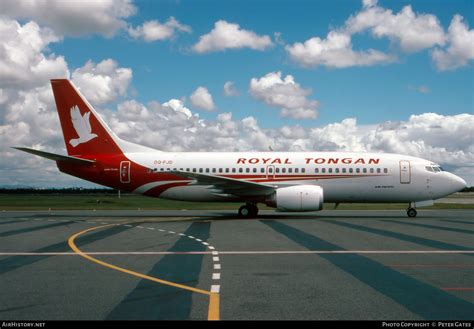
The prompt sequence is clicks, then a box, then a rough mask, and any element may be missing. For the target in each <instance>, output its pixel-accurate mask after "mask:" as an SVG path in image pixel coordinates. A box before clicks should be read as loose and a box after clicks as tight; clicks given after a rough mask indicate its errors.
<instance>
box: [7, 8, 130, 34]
mask: <svg viewBox="0 0 474 329" xmlns="http://www.w3.org/2000/svg"><path fill="white" fill-rule="evenodd" d="M135 12H136V8H135V6H134V5H133V4H132V1H131V0H101V1H63V0H36V1H30V0H2V1H0V13H2V14H3V15H8V16H9V17H14V18H19V19H33V20H34V21H36V22H38V23H40V24H42V25H45V26H48V27H50V28H52V29H53V30H54V31H55V32H56V33H57V34H58V35H70V36H82V35H88V34H94V33H97V34H101V35H104V36H107V37H111V36H113V35H115V33H117V31H118V30H120V29H122V28H125V27H126V22H125V19H126V18H128V17H130V16H132V15H134V14H135Z"/></svg>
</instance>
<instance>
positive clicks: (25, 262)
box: [0, 209, 474, 320]
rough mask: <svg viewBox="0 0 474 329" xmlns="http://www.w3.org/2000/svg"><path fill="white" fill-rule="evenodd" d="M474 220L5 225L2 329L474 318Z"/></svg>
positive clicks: (161, 216)
mask: <svg viewBox="0 0 474 329" xmlns="http://www.w3.org/2000/svg"><path fill="white" fill-rule="evenodd" d="M473 237H474V213H473V211H472V210H423V209H420V210H419V211H418V217H417V218H414V219H413V218H407V217H406V214H405V212H404V211H403V210H390V211H355V210H351V211H343V210H328V211H322V212H316V213H304V214H286V213H276V212H272V211H262V213H261V215H260V216H259V218H257V219H252V220H249V219H239V218H238V217H237V216H236V215H235V212H233V211H200V210H193V211H185V210H182V211H179V210H176V211H96V212H93V211H60V212H56V211H51V212H13V211H12V212H2V213H0V238H1V240H0V241H1V244H0V291H1V294H2V298H0V318H2V319H5V320H7V319H8V320H33V319H34V320H42V319H44V320H59V319H65V320H109V319H114V320H115V319H146V320H161V319H163V320H165V319H166V320H168V319H183V320H187V319H196V320H207V319H222V320H238V319H243V320H244V319H274V320H280V319H282V320H283V319H285V320H295V319H298V320H306V319H311V320H360V319H362V320H372V319H375V320H402V319H403V320H416V319H439V320H441V319H451V320H462V319H468V320H469V319H470V320H472V319H474V238H473Z"/></svg>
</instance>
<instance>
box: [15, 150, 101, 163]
mask: <svg viewBox="0 0 474 329" xmlns="http://www.w3.org/2000/svg"><path fill="white" fill-rule="evenodd" d="M13 148H14V149H17V150H20V151H23V152H27V153H31V154H34V155H38V156H40V157H43V158H46V159H50V160H55V161H68V162H75V163H82V164H86V163H87V164H90V163H94V162H95V161H94V160H88V159H81V158H77V157H73V156H68V155H61V154H55V153H49V152H44V151H39V150H35V149H29V148H26V147H13Z"/></svg>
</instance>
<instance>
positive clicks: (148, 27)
mask: <svg viewBox="0 0 474 329" xmlns="http://www.w3.org/2000/svg"><path fill="white" fill-rule="evenodd" d="M177 32H186V33H190V32H191V27H189V26H187V25H184V24H181V23H180V22H178V21H177V20H176V19H175V18H174V17H170V18H169V19H168V20H167V21H166V22H165V23H160V22H159V21H157V20H152V21H147V22H145V23H143V24H142V25H141V26H138V27H135V28H133V27H130V28H129V29H128V33H129V35H130V36H131V37H133V38H135V39H143V40H145V41H147V42H152V41H157V40H160V41H161V40H167V39H172V38H173V37H174V36H175V34H176V33H177Z"/></svg>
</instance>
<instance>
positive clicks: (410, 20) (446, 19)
mask: <svg viewBox="0 0 474 329" xmlns="http://www.w3.org/2000/svg"><path fill="white" fill-rule="evenodd" d="M0 12H1V13H2V15H0V38H1V39H2V44H0V77H1V79H0V156H1V157H2V159H3V160H2V162H1V163H0V177H1V178H0V185H18V184H20V185H21V184H23V185H35V186H52V185H53V186H84V184H85V183H84V182H83V181H80V180H77V179H75V178H71V177H68V176H64V175H61V174H59V173H58V171H57V169H56V168H55V167H54V164H52V163H50V162H47V161H43V160H39V159H37V158H34V159H33V158H32V157H31V156H28V155H23V154H19V153H18V152H13V151H12V150H11V149H10V146H12V145H22V146H31V147H37V148H41V149H44V150H47V151H52V152H57V153H63V152H65V149H64V141H63V140H62V136H61V135H60V134H59V133H58V132H59V129H60V128H59V122H58V120H57V114H56V110H55V105H54V99H53V97H52V94H51V89H50V85H49V79H52V78H61V77H65V78H69V79H71V80H72V81H73V82H74V83H75V85H76V86H78V87H79V89H80V90H81V91H82V92H83V94H84V95H85V96H86V98H87V99H88V100H89V101H90V102H91V103H92V104H93V105H94V106H95V107H96V109H97V110H98V111H99V113H101V114H102V115H103V116H104V117H105V119H106V121H107V122H109V124H110V125H111V127H112V129H113V130H114V131H116V132H117V134H118V135H119V136H120V137H122V138H124V139H127V140H130V141H133V142H136V143H141V144H145V145H147V146H150V147H154V148H157V149H160V150H164V151H249V150H254V151H265V150H268V147H269V146H271V147H272V149H274V150H276V151H361V152H369V151H370V152H391V153H403V154H409V155H413V156H419V157H422V158H425V159H430V160H432V161H435V162H439V163H441V164H443V165H444V166H445V167H447V168H450V170H452V171H453V172H455V173H456V174H458V175H460V176H462V177H464V178H465V179H466V180H467V181H468V182H469V183H470V184H474V143H473V140H474V132H473V129H472V127H473V126H474V98H473V97H474V96H473V95H474V29H473V25H474V2H473V1H472V0H450V1H447V0H445V1H441V0H420V1H384V0H381V1H376V0H357V1H349V0H344V1H343V0H337V1H283V0H279V1H263V0H261V1H210V0H209V1H186V0H184V1H171V0H169V1H165V0H162V1H138V0H136V1H134V0H114V1H112V0H101V1H98V0H97V1H92V0H90V1H79V0H71V1H66V2H65V1H62V0H50V1H48V2H47V3H46V2H31V1H27V0H4V1H0ZM91 13H93V15H91ZM226 82H227V83H228V84H229V83H231V84H232V86H233V89H234V91H235V90H236V93H237V94H236V95H235V94H234V95H230V94H225V93H224V90H223V88H224V84H225V83H226ZM38 163H39V164H40V165H41V166H42V168H44V169H43V170H44V171H45V174H44V175H41V176H38V175H35V174H34V172H35V171H36V170H37V167H38Z"/></svg>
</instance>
